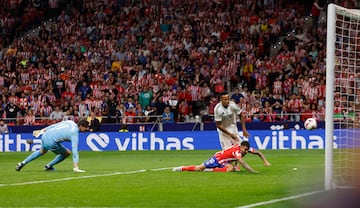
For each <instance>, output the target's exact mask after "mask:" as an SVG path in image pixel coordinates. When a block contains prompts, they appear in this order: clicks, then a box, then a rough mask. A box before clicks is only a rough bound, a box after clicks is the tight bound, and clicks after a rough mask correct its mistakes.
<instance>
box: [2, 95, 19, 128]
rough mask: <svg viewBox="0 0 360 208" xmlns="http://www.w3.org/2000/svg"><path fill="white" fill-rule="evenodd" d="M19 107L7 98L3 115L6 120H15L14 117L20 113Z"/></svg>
mask: <svg viewBox="0 0 360 208" xmlns="http://www.w3.org/2000/svg"><path fill="white" fill-rule="evenodd" d="M20 111H21V110H20V108H19V107H18V106H17V105H15V103H14V101H13V100H9V103H8V104H7V105H6V107H5V115H6V118H7V119H8V122H14V123H15V122H16V119H17V117H18V115H19V113H20Z"/></svg>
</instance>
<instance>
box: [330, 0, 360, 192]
mask: <svg viewBox="0 0 360 208" xmlns="http://www.w3.org/2000/svg"><path fill="white" fill-rule="evenodd" d="M359 98H360V10H356V9H347V8H344V7H341V6H338V5H335V4H329V5H328V7H327V36H326V105H325V108H326V112H325V113H326V115H325V190H331V189H334V188H337V187H344V186H346V187H348V186H351V185H352V184H353V182H354V179H356V177H358V175H359V173H357V171H359V167H358V166H359V163H360V162H359V161H360V151H359V149H360V130H359V128H360V125H359V124H360V100H359Z"/></svg>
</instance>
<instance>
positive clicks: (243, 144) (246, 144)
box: [240, 141, 250, 149]
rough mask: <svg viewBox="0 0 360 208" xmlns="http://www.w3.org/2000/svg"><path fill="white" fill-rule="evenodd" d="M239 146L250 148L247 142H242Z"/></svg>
mask: <svg viewBox="0 0 360 208" xmlns="http://www.w3.org/2000/svg"><path fill="white" fill-rule="evenodd" d="M240 146H245V147H247V148H248V149H249V148H250V143H249V142H248V141H242V142H241V144H240Z"/></svg>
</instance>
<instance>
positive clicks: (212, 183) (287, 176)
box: [0, 150, 324, 207]
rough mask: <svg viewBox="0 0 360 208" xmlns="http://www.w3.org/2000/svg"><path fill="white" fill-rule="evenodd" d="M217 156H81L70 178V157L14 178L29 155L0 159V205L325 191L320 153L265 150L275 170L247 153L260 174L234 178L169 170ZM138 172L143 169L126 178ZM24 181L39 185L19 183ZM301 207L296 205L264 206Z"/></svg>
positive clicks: (174, 203) (165, 202)
mask: <svg viewBox="0 0 360 208" xmlns="http://www.w3.org/2000/svg"><path fill="white" fill-rule="evenodd" d="M214 152H215V151H129V152H80V168H82V169H85V170H86V171H87V172H86V173H73V172H72V160H71V158H68V159H66V160H65V161H63V162H62V163H60V164H58V165H56V166H55V167H56V169H57V170H56V171H55V172H45V171H43V166H44V165H45V164H46V163H47V162H48V161H50V160H52V159H53V157H54V156H55V155H54V154H53V153H51V152H49V153H47V154H46V155H44V156H42V157H40V158H38V159H37V160H34V161H32V162H31V163H29V164H27V165H26V166H25V167H24V168H23V169H22V170H21V172H16V171H15V169H14V168H15V165H16V163H17V162H19V161H21V160H23V159H24V158H25V157H26V156H27V155H28V154H29V153H28V152H21V153H0V175H1V177H0V184H2V185H0V207H35V206H36V207H238V206H243V205H248V204H252V203H258V202H262V201H268V200H273V199H278V198H283V197H288V196H293V195H298V194H302V193H306V192H311V191H314V190H319V189H323V184H324V181H323V177H324V151H323V150H278V151H275V150H269V151H263V153H264V154H265V155H266V157H267V158H268V160H269V161H270V162H271V163H272V166H270V167H264V166H263V164H262V162H261V160H260V158H258V157H257V156H254V155H250V154H249V155H247V156H246V157H245V158H244V160H245V161H246V162H248V164H250V165H251V166H252V167H253V168H254V169H256V170H258V171H260V173H257V174H253V173H249V172H247V171H246V170H244V169H243V168H242V169H241V171H240V172H231V173H214V172H172V171H171V168H172V167H175V166H181V165H193V164H196V165H197V164H200V163H202V162H203V161H204V160H206V159H207V158H208V157H209V156H211V155H212V154H213V153H214ZM295 167H296V168H297V170H296V171H295V170H293V168H295ZM158 168H168V169H164V170H156V169H158ZM141 169H144V170H146V171H144V172H129V171H138V170H141ZM126 173H128V174H126ZM107 174H108V175H107ZM84 176H89V177H88V178H86V177H84ZM57 179H59V180H58V181H54V180H57ZM39 181H43V183H40V182H39ZM27 182H35V183H34V184H21V183H27ZM14 184H17V185H14ZM305 199H306V198H305ZM301 205H302V200H299V199H298V200H289V201H285V202H279V203H275V204H270V205H266V206H262V207H297V206H298V207H301Z"/></svg>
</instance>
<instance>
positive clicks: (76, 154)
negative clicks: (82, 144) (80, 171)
mask: <svg viewBox="0 0 360 208" xmlns="http://www.w3.org/2000/svg"><path fill="white" fill-rule="evenodd" d="M70 140H71V150H72V154H73V155H72V157H73V162H74V163H78V162H79V152H78V143H79V131H75V132H73V133H72V135H71V137H70Z"/></svg>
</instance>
